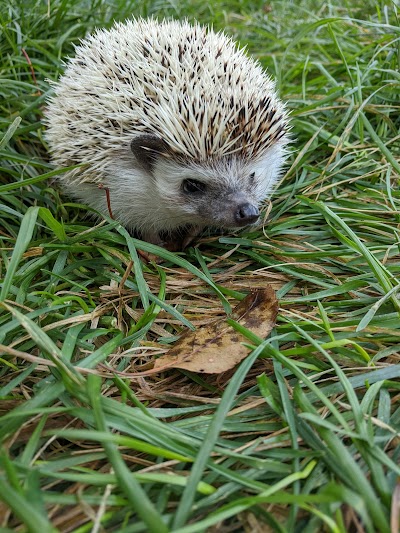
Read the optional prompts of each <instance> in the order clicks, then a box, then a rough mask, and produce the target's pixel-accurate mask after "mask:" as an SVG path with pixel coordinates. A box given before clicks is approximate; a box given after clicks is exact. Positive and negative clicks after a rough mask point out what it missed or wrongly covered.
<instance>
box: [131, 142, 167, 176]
mask: <svg viewBox="0 0 400 533" xmlns="http://www.w3.org/2000/svg"><path fill="white" fill-rule="evenodd" d="M131 150H132V152H133V155H134V156H135V158H136V160H137V161H138V163H140V165H141V166H142V167H143V168H144V169H145V170H147V171H149V172H151V171H152V170H153V166H154V163H155V161H156V159H157V157H159V156H160V155H161V156H162V155H164V156H168V147H167V144H166V143H165V142H164V141H163V140H162V139H160V137H156V136H155V135H151V134H148V133H144V134H143V135H138V136H137V137H135V138H134V139H133V140H132V142H131Z"/></svg>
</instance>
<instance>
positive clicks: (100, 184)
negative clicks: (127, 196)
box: [98, 183, 114, 220]
mask: <svg viewBox="0 0 400 533" xmlns="http://www.w3.org/2000/svg"><path fill="white" fill-rule="evenodd" d="M98 187H99V189H103V190H104V191H105V193H106V200H107V209H108V212H109V214H110V218H112V219H113V220H114V215H113V212H112V209H111V199H110V189H109V188H108V187H105V186H104V185H103V184H102V183H99V185H98Z"/></svg>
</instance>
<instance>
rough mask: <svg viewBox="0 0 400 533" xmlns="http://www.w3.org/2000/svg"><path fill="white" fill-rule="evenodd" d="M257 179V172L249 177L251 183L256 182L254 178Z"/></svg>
mask: <svg viewBox="0 0 400 533" xmlns="http://www.w3.org/2000/svg"><path fill="white" fill-rule="evenodd" d="M255 177H256V173H255V172H252V173H251V174H250V176H249V180H250V181H254V178H255Z"/></svg>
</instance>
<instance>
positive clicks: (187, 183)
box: [182, 180, 206, 194]
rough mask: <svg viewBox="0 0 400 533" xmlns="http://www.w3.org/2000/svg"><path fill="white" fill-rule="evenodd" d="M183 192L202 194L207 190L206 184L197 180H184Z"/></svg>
mask: <svg viewBox="0 0 400 533" xmlns="http://www.w3.org/2000/svg"><path fill="white" fill-rule="evenodd" d="M182 190H183V192H185V193H187V194H195V193H201V192H204V191H205V190H206V184H205V183H203V182H201V181H197V180H183V182H182Z"/></svg>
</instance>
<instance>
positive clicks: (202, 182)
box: [132, 138, 281, 230]
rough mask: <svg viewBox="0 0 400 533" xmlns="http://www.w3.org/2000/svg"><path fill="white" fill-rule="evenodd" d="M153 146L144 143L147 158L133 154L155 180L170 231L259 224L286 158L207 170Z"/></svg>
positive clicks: (222, 161) (228, 161)
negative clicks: (186, 227)
mask: <svg viewBox="0 0 400 533" xmlns="http://www.w3.org/2000/svg"><path fill="white" fill-rule="evenodd" d="M153 140H154V139H153ZM153 140H152V141H151V142H147V141H149V139H147V141H146V147H144V140H143V138H142V139H141V140H140V147H141V149H145V152H140V151H138V150H136V151H135V149H134V148H135V146H133V147H132V149H133V151H134V153H135V156H136V158H137V159H138V160H140V161H141V163H142V166H145V167H146V168H147V171H148V172H149V174H150V175H151V180H152V184H153V185H155V191H152V192H153V194H154V204H156V203H157V208H156V209H157V212H158V213H159V215H160V216H162V217H163V223H164V225H165V229H166V230H173V229H175V228H177V227H179V226H184V225H197V226H215V227H219V228H227V229H230V228H239V227H243V226H247V225H250V224H254V223H256V222H257V221H258V219H259V204H260V202H261V201H262V200H263V199H265V198H266V197H267V196H268V195H269V194H270V192H271V188H272V186H273V184H274V183H275V181H276V179H277V176H278V174H279V172H278V168H279V167H280V164H281V154H280V152H279V154H278V155H279V157H278V155H277V154H275V155H274V153H272V152H271V153H270V154H269V157H268V158H267V162H266V161H260V160H259V161H257V162H253V163H251V162H250V163H249V162H248V161H247V162H243V161H242V160H240V159H239V158H235V157H234V156H229V157H228V156H227V157H225V158H219V159H214V160H210V161H207V162H206V163H204V164H203V163H199V162H194V161H191V160H188V159H184V158H177V157H174V156H173V155H171V154H170V153H168V151H165V150H164V151H163V150H162V148H161V146H160V144H158V146H157V148H155V144H153ZM164 148H165V147H164ZM149 157H150V158H151V159H149ZM278 160H279V164H278ZM156 197H157V198H156Z"/></svg>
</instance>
